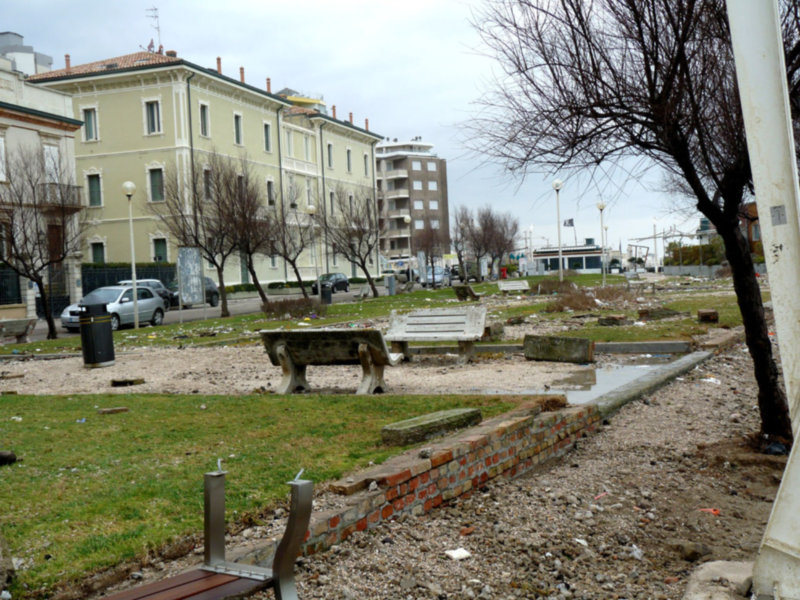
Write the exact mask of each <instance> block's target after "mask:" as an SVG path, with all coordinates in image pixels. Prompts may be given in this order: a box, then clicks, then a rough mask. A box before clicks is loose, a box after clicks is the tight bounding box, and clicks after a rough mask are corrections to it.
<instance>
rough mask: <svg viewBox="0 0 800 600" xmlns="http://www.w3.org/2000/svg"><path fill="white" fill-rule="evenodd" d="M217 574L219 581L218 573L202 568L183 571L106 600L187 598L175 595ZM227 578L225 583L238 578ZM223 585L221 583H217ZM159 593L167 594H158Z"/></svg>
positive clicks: (107, 597)
mask: <svg viewBox="0 0 800 600" xmlns="http://www.w3.org/2000/svg"><path fill="white" fill-rule="evenodd" d="M214 576H216V577H217V578H215V579H213V581H215V582H219V581H220V580H219V579H218V576H219V574H218V573H209V572H208V571H202V570H200V569H195V570H194V571H188V572H186V573H181V574H180V575H176V576H175V577H170V578H169V579H162V580H161V581H154V582H153V583H148V584H147V585H142V586H139V587H135V588H131V589H128V590H123V591H121V592H118V593H116V594H113V595H111V596H106V597H105V600H156V599H157V598H186V597H187V596H185V595H175V594H176V593H177V594H180V593H181V592H178V591H177V590H179V589H180V588H181V587H183V586H186V585H191V584H193V583H197V582H204V581H205V582H207V581H209V580H210V579H211V578H212V577H214ZM222 577H224V578H225V581H223V583H227V582H228V581H231V580H232V579H236V577H233V576H232V575H222ZM216 585H217V586H218V585H221V584H220V583H217V584H216ZM158 594H166V595H161V596H158Z"/></svg>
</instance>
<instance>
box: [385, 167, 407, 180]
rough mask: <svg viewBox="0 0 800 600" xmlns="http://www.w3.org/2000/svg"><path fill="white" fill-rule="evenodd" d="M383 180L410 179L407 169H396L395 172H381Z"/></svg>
mask: <svg viewBox="0 0 800 600" xmlns="http://www.w3.org/2000/svg"><path fill="white" fill-rule="evenodd" d="M380 176H381V179H408V171H407V170H406V169H394V170H393V171H381V172H380Z"/></svg>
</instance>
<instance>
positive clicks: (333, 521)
mask: <svg viewBox="0 0 800 600" xmlns="http://www.w3.org/2000/svg"><path fill="white" fill-rule="evenodd" d="M341 522H342V519H341V518H340V517H339V515H336V516H335V517H332V518H331V520H330V521H328V527H329V528H330V529H336V527H337V526H338V525H339V523H341Z"/></svg>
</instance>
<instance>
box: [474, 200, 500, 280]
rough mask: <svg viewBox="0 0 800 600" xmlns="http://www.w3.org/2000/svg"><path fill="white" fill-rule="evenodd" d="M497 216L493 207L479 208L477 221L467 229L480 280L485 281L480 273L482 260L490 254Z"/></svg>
mask: <svg viewBox="0 0 800 600" xmlns="http://www.w3.org/2000/svg"><path fill="white" fill-rule="evenodd" d="M494 219H495V215H494V212H493V211H492V207H491V206H489V205H487V206H484V207H483V208H479V209H478V212H477V214H476V216H475V220H471V221H470V223H469V226H468V228H467V239H468V240H469V247H470V249H471V250H472V254H473V255H474V256H475V262H476V263H477V264H478V278H479V279H481V280H483V274H482V273H481V272H480V264H481V259H482V258H483V257H484V256H487V255H488V254H489V248H490V247H491V243H492V231H493V228H494Z"/></svg>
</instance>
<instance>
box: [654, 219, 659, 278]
mask: <svg viewBox="0 0 800 600" xmlns="http://www.w3.org/2000/svg"><path fill="white" fill-rule="evenodd" d="M653 263H654V265H653V266H654V267H655V272H656V274H658V237H656V224H655V223H653Z"/></svg>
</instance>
